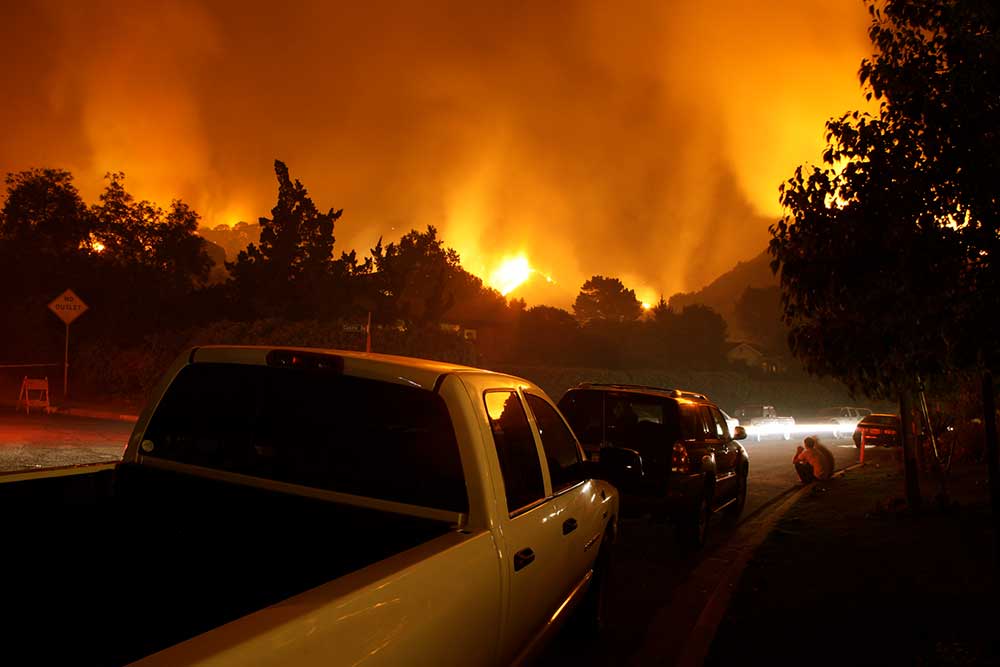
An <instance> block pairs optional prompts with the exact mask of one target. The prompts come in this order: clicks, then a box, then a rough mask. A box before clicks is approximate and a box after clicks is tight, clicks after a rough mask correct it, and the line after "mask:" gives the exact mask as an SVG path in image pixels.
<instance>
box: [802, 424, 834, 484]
mask: <svg viewBox="0 0 1000 667" xmlns="http://www.w3.org/2000/svg"><path fill="white" fill-rule="evenodd" d="M803 444H804V445H805V447H803V446H802V445H799V447H798V449H796V450H795V458H793V459H792V464H793V465H794V466H795V472H797V473H798V474H799V479H800V480H802V483H803V484H808V483H809V482H812V481H814V480H817V479H830V475H832V474H833V454H831V453H830V450H829V449H827V448H826V447H824V446H823V445H821V444H820V443H819V440H818V439H817V438H816V436H814V435H810V436H808V437H806V439H805V440H804V441H803Z"/></svg>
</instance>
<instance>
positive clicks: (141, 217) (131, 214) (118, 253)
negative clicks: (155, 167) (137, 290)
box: [91, 172, 212, 293]
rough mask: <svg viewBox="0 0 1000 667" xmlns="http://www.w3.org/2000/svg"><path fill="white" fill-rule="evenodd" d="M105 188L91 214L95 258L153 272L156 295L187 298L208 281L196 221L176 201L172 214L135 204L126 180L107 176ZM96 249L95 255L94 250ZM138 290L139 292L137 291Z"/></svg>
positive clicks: (206, 257)
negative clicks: (168, 291) (171, 293)
mask: <svg viewBox="0 0 1000 667" xmlns="http://www.w3.org/2000/svg"><path fill="white" fill-rule="evenodd" d="M105 178H106V179H107V180H108V185H107V187H106V188H105V190H104V192H103V193H102V194H101V196H100V203H99V204H97V205H96V206H93V207H92V208H91V211H92V213H93V215H94V219H95V220H96V222H97V224H96V228H95V230H94V232H93V241H94V242H93V244H92V245H93V247H94V248H95V254H98V255H100V258H101V260H103V261H110V262H114V263H116V264H117V265H119V266H120V267H122V268H125V269H134V271H133V274H134V273H135V272H136V271H141V270H149V271H152V272H155V274H156V277H155V278H152V279H151V280H152V281H153V282H156V283H158V285H159V286H158V288H157V289H161V290H162V289H163V288H164V287H169V289H172V290H174V291H175V292H179V293H180V292H186V291H189V290H190V289H191V288H192V287H195V286H200V285H203V284H204V283H205V282H206V281H207V280H208V274H209V270H210V268H211V266H212V260H211V258H210V257H209V255H208V247H207V245H206V242H205V240H204V239H203V238H202V237H201V236H199V235H198V233H197V232H198V221H199V219H200V216H199V215H198V213H196V212H195V211H194V210H193V209H192V208H191V207H190V206H188V205H187V204H186V203H184V202H183V201H181V200H179V199H175V200H174V201H173V202H171V205H170V210H168V211H164V210H163V209H162V208H160V207H159V206H157V205H155V204H153V203H151V202H148V201H145V200H136V199H135V197H133V196H132V194H131V193H129V192H128V191H127V190H126V189H125V174H123V173H122V172H116V173H113V174H108V175H107V176H105ZM96 249H99V252H98V251H97V250H96ZM136 287H137V286H136Z"/></svg>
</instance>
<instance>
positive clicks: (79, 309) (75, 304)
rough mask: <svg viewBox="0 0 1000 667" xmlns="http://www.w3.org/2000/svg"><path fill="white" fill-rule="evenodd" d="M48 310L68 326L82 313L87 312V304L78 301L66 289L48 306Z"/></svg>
mask: <svg viewBox="0 0 1000 667" xmlns="http://www.w3.org/2000/svg"><path fill="white" fill-rule="evenodd" d="M49 310H51V311H52V312H53V313H55V314H56V317H58V318H59V319H60V320H62V321H63V322H65V323H66V324H69V323H70V322H72V321H73V320H75V319H76V318H78V317H80V316H81V315H83V312H84V311H85V310H87V304H85V303H84V302H83V301H81V300H80V297H78V296H77V295H76V294H74V293H73V290H71V289H68V290H66V291H65V292H63V293H62V294H60V295H59V296H57V297H56V298H55V299H53V300H52V303H50V304H49Z"/></svg>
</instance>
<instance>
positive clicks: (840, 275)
mask: <svg viewBox="0 0 1000 667" xmlns="http://www.w3.org/2000/svg"><path fill="white" fill-rule="evenodd" d="M870 10H871V13H872V17H873V19H872V20H873V23H872V28H871V30H870V31H869V34H870V36H871V38H872V41H873V43H874V45H875V47H876V52H875V55H874V56H873V57H872V58H871V59H869V60H866V61H865V62H864V63H863V64H862V67H861V81H862V84H863V85H864V87H865V90H866V94H867V95H868V96H869V97H870V98H871V97H874V98H876V99H878V100H880V106H879V111H878V113H877V114H875V115H870V114H864V113H859V112H853V113H850V114H845V115H844V116H842V117H840V118H839V119H836V120H833V121H830V122H829V123H828V124H827V141H828V145H827V148H826V150H825V152H824V154H823V161H824V163H825V164H826V166H825V167H822V168H820V167H800V168H798V169H797V170H796V172H795V175H794V176H793V177H792V178H791V179H790V180H789V181H788V182H786V183H785V184H784V185H783V186H782V189H781V202H782V204H783V205H784V207H785V208H786V210H787V211H788V213H787V215H786V216H785V217H784V218H783V219H782V220H781V221H779V222H778V223H777V224H776V225H774V226H773V227H772V228H771V231H772V235H773V239H772V241H771V243H770V247H769V250H770V252H771V254H772V256H773V257H774V261H773V262H772V268H773V269H774V270H775V271H778V272H780V275H781V285H782V290H783V308H784V316H785V320H786V322H787V323H788V325H789V326H790V343H791V346H792V349H793V351H794V352H795V353H796V355H797V356H799V357H800V358H801V359H803V361H804V363H805V366H806V368H807V370H810V371H812V372H815V373H820V374H830V375H833V376H835V377H838V378H840V379H841V380H843V381H844V382H845V383H846V384H847V385H848V386H849V387H850V388H851V389H852V390H855V391H863V392H865V393H866V394H868V395H870V396H872V397H877V398H884V397H890V396H895V395H897V394H898V392H899V391H900V390H902V389H905V388H907V387H912V386H913V385H914V383H915V379H916V377H917V376H918V375H922V376H927V375H932V374H934V373H939V372H942V371H944V370H946V369H947V368H948V367H949V366H950V365H951V364H953V363H955V362H956V360H957V359H959V358H960V357H962V356H967V354H968V352H967V349H968V348H969V347H970V346H974V345H975V344H974V343H972V342H971V341H970V340H969V338H968V334H969V333H970V332H972V331H975V327H970V326H969V316H970V315H972V314H974V313H976V312H982V307H981V305H980V304H981V303H982V301H981V298H980V297H977V296H975V295H976V293H977V291H979V289H978V288H982V287H985V286H986V285H987V284H988V283H989V281H988V280H986V279H985V278H986V276H987V275H988V272H987V271H985V270H984V269H983V267H982V265H983V264H984V262H985V263H987V264H988V261H987V260H986V258H991V257H993V256H995V252H993V248H994V247H995V244H996V235H997V218H996V206H995V204H996V201H995V197H996V189H995V183H996V182H997V180H996V175H997V168H998V167H997V157H996V156H997V152H996V150H995V147H996V144H995V143H993V146H994V149H993V150H992V151H983V150H982V149H981V148H980V147H977V146H974V144H975V143H976V141H985V142H986V143H987V144H989V143H990V142H996V141H1000V139H998V138H997V137H998V136H1000V133H998V129H1000V128H998V127H997V125H998V124H1000V114H998V113H997V110H998V109H1000V105H998V101H1000V97H998V95H997V91H998V83H997V79H998V76H997V75H998V74H1000V70H998V67H997V65H998V64H1000V60H998V59H997V54H998V50H997V30H996V28H997V18H998V12H997V8H996V6H995V4H994V3H985V2H975V1H970V2H951V1H948V0H916V1H910V2H896V1H888V2H882V3H876V4H872V5H871V6H870ZM945 120H946V122H945ZM973 131H974V132H976V133H977V134H978V137H977V138H974V137H973V136H972V135H971V134H969V133H970V132H973ZM979 169H981V170H983V171H985V173H986V174H988V175H990V176H989V178H991V179H992V182H993V185H992V187H991V191H992V194H987V193H986V192H985V190H986V189H987V188H986V184H984V183H983V182H982V176H981V175H979V174H970V173H968V172H973V171H977V170H979ZM980 173H982V172H980ZM991 270H992V269H991ZM963 322H964V324H963Z"/></svg>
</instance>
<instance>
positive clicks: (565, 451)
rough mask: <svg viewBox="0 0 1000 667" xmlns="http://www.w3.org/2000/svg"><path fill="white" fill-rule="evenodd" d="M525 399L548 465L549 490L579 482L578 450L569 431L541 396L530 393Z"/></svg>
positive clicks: (559, 489)
mask: <svg viewBox="0 0 1000 667" xmlns="http://www.w3.org/2000/svg"><path fill="white" fill-rule="evenodd" d="M525 398H527V399H528V407H529V408H531V412H532V414H534V415H535V422H536V423H537V424H538V435H539V436H540V437H541V439H542V449H543V450H545V460H546V461H547V462H548V464H549V476H550V477H551V478H552V491H553V492H554V493H558V492H559V491H562V490H563V489H566V488H569V487H571V486H573V485H574V484H576V483H577V482H581V481H583V470H582V468H583V466H582V464H581V462H580V450H579V448H578V447H577V446H576V440H575V439H574V438H573V433H572V432H570V430H569V428H567V427H566V424H565V423H564V422H563V420H562V418H561V417H560V416H559V413H558V412H556V410H555V408H553V407H552V406H551V405H549V403H548V401H546V400H545V399H544V398H541V397H539V396H532V395H531V394H525Z"/></svg>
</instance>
